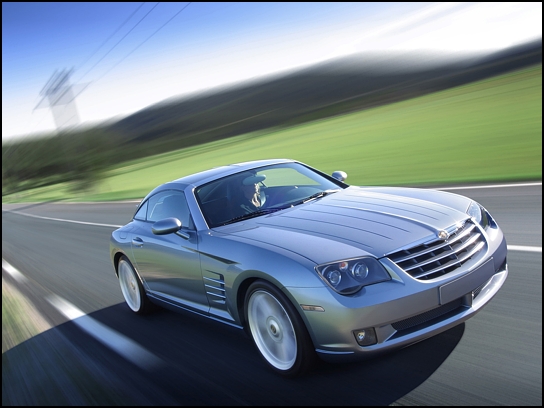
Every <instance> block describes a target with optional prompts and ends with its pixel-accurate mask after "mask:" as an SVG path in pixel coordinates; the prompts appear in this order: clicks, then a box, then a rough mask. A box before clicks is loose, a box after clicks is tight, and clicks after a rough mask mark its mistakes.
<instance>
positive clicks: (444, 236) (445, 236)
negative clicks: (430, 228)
mask: <svg viewBox="0 0 544 408" xmlns="http://www.w3.org/2000/svg"><path fill="white" fill-rule="evenodd" d="M449 236H450V234H448V233H447V232H446V231H444V230H442V231H439V232H438V238H440V239H441V240H442V241H445V240H447V239H448V237H449Z"/></svg>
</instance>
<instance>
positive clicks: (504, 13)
mask: <svg viewBox="0 0 544 408" xmlns="http://www.w3.org/2000/svg"><path fill="white" fill-rule="evenodd" d="M541 37H542V3H367V2H359V3H337V2H335V3H322V2H316V3H177V2H176V3H170V2H169V3H116V2H102V3H70V2H68V3H24V2H21V3H17V2H14V3H2V141H3V142H4V141H6V140H8V139H10V138H13V137H25V136H28V135H33V134H36V133H40V132H47V131H52V130H54V129H55V128H56V125H55V122H54V120H53V116H52V113H51V110H50V109H48V108H40V109H34V108H35V107H36V105H37V104H38V102H39V101H40V100H41V96H40V91H41V90H42V89H43V88H44V86H45V84H46V82H47V81H48V80H49V78H50V77H51V76H52V75H53V73H54V72H55V70H63V69H73V73H72V75H71V77H70V81H71V83H72V84H73V85H74V89H75V90H81V89H83V88H84V90H83V91H82V92H81V93H80V94H79V95H78V96H77V98H76V99H75V103H76V107H77V112H78V116H79V119H80V121H81V123H82V124H92V123H97V122H100V121H104V120H109V119H118V118H121V117H123V116H126V115H128V114H131V113H134V112H136V111H138V110H140V109H143V108H145V107H147V106H149V105H151V104H154V103H158V102H160V101H162V100H165V99H167V98H171V97H175V96H181V95H185V94H190V93H194V92H197V91H201V90H204V89H209V88H213V87H217V86H220V85H224V84H231V83H236V82H239V81H242V80H246V79H254V78H258V77H260V76H263V75H268V74H273V73H276V72H281V71H286V70H289V69H293V68H297V67H303V66H306V65H310V64H314V63H317V62H320V61H324V60H327V59H330V58H334V57H338V56H344V55H349V54H352V53H359V52H369V51H408V52H423V51H431V52H441V53H464V52H478V51H491V50H498V49H501V48H505V47H508V46H511V45H515V44H519V43H522V42H525V41H529V40H532V39H536V38H541Z"/></svg>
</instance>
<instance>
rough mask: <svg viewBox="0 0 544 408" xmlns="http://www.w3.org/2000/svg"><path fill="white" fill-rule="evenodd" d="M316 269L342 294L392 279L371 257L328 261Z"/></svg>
mask: <svg viewBox="0 0 544 408" xmlns="http://www.w3.org/2000/svg"><path fill="white" fill-rule="evenodd" d="M315 269H316V271H317V272H318V273H319V275H320V276H321V278H322V279H323V280H324V281H325V282H326V283H327V285H329V286H330V287H331V288H332V289H333V290H335V291H336V292H338V293H340V294H342V295H351V294H353V293H355V292H358V291H359V290H361V288H362V287H363V286H367V285H372V284H374V283H379V282H384V281H388V280H391V276H390V275H389V274H388V273H387V271H386V270H385V268H384V267H383V266H382V265H381V264H380V263H379V262H378V261H377V260H376V259H374V258H370V257H365V258H357V259H350V260H345V261H338V262H333V263H327V264H323V265H318V266H316V268H315Z"/></svg>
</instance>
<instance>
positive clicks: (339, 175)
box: [332, 170, 348, 181]
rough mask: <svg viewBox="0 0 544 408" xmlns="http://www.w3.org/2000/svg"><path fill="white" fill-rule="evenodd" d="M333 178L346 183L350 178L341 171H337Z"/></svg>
mask: <svg viewBox="0 0 544 408" xmlns="http://www.w3.org/2000/svg"><path fill="white" fill-rule="evenodd" d="M332 176H333V177H334V178H335V179H336V180H340V181H344V180H345V179H347V178H348V175H347V174H346V173H345V172H343V171H340V170H337V171H335V172H334V173H332Z"/></svg>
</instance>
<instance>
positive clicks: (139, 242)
mask: <svg viewBox="0 0 544 408" xmlns="http://www.w3.org/2000/svg"><path fill="white" fill-rule="evenodd" d="M132 245H135V246H137V247H141V246H143V245H144V241H143V240H142V238H140V237H136V238H132Z"/></svg>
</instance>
